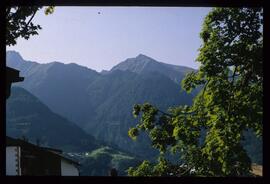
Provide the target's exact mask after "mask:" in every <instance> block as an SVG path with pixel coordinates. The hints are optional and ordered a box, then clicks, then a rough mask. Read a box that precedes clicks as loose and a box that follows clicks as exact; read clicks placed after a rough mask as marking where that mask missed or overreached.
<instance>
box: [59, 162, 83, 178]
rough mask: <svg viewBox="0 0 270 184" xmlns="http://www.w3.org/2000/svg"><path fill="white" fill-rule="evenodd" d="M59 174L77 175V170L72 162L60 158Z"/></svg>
mask: <svg viewBox="0 0 270 184" xmlns="http://www.w3.org/2000/svg"><path fill="white" fill-rule="evenodd" d="M61 175H62V176H79V170H78V168H76V167H75V166H74V165H73V164H71V163H69V162H67V161H66V160H64V159H61Z"/></svg>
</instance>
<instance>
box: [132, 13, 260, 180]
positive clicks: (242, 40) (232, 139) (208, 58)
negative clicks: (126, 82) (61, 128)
mask: <svg viewBox="0 0 270 184" xmlns="http://www.w3.org/2000/svg"><path fill="white" fill-rule="evenodd" d="M262 14H263V12H262V8H214V9H213V10H212V11H211V12H210V13H209V14H208V15H207V16H206V18H205V20H204V24H203V28H202V31H201V34H200V36H201V38H202V40H203V45H202V46H201V48H200V49H199V51H200V54H199V56H198V58H197V61H198V62H200V63H201V66H200V68H199V71H198V72H191V73H189V74H187V76H186V78H185V79H184V80H183V81H182V86H183V88H184V89H185V90H187V91H188V92H190V91H192V89H194V88H195V87H196V86H198V85H204V87H203V89H202V90H201V92H200V93H199V94H198V95H197V96H196V98H195V99H194V102H193V104H192V105H191V106H180V107H177V108H170V109H169V110H168V112H169V113H164V112H162V111H160V110H159V109H157V108H156V107H155V106H153V105H150V104H143V105H138V104H137V105H135V106H134V116H135V117H138V116H139V117H140V122H139V123H138V124H137V126H136V129H138V130H141V131H145V132H147V133H148V135H149V137H150V138H151V140H152V145H153V147H155V148H158V149H159V150H160V152H161V153H164V152H165V151H167V150H170V151H172V152H175V153H176V152H180V153H181V155H182V158H181V159H182V160H183V161H184V162H185V164H186V165H187V170H189V169H191V168H194V169H195V171H196V174H197V175H203V176H239V175H241V176H243V175H249V172H250V170H251V161H250V158H249V157H248V155H247V153H246V151H245V149H244V148H243V146H242V144H241V141H243V139H244V136H243V132H244V131H245V130H247V129H251V130H253V131H254V132H255V133H256V135H257V136H261V135H262V111H263V109H262V92H263V91H262V90H263V87H262V82H263V72H262V62H263V58H262V48H263V34H262V24H263V19H262ZM202 130H205V131H206V135H205V137H204V139H203V141H200V139H201V133H202ZM133 132H134V129H133ZM135 132H136V134H129V135H130V136H131V137H133V138H134V136H136V135H138V132H137V130H136V131H135ZM150 165H151V164H150V163H148V162H147V161H145V162H143V163H142V164H141V165H140V166H139V167H137V168H131V169H130V172H129V174H130V175H146V176H148V175H157V174H156V173H149V168H150ZM161 170H162V169H161ZM176 175H180V176H182V175H181V174H179V173H178V174H176Z"/></svg>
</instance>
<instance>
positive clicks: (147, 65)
mask: <svg viewBox="0 0 270 184" xmlns="http://www.w3.org/2000/svg"><path fill="white" fill-rule="evenodd" d="M115 70H123V71H131V72H134V73H137V74H142V73H151V72H158V73H161V74H163V75H165V76H167V77H169V78H170V79H171V80H172V81H174V82H176V83H177V84H180V82H181V80H182V79H183V78H184V77H185V75H186V74H187V73H188V72H191V71H195V70H194V69H192V68H189V67H185V66H177V65H171V64H166V63H162V62H158V61H156V60H154V59H152V58H150V57H148V56H146V55H143V54H139V55H138V56H137V57H135V58H129V59H126V60H125V61H123V62H121V63H119V64H118V65H116V66H114V67H113V68H112V69H111V71H115Z"/></svg>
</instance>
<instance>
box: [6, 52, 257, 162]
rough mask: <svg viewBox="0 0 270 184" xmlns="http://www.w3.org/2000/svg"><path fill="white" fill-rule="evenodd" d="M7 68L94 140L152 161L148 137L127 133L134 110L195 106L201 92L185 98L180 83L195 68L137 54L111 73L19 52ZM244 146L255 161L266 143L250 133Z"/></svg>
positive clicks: (10, 56)
mask: <svg viewBox="0 0 270 184" xmlns="http://www.w3.org/2000/svg"><path fill="white" fill-rule="evenodd" d="M7 65H8V66H10V67H13V68H16V69H18V70H20V71H21V73H20V74H21V75H22V76H24V77H25V80H24V81H23V82H20V83H17V84H16V85H17V86H20V87H23V88H25V89H26V90H28V91H29V92H31V93H32V94H33V95H35V96H36V97H38V98H39V99H40V101H41V102H42V103H44V104H46V105H47V106H48V107H49V108H50V109H51V110H52V111H53V112H55V113H57V114H59V115H61V116H62V117H65V118H67V119H68V120H70V121H72V122H74V123H75V124H76V125H78V126H79V127H80V128H82V129H83V130H84V131H86V132H87V133H90V134H91V135H93V136H94V137H95V138H96V139H98V140H102V141H105V142H107V143H109V144H110V145H115V147H120V148H121V149H122V150H125V151H128V152H130V153H134V154H137V155H140V156H143V157H144V158H147V159H151V158H154V156H155V155H156V154H157V153H158V152H157V150H154V149H152V148H151V143H150V141H149V138H148V137H147V136H146V135H145V134H143V133H142V134H141V135H140V136H139V137H138V139H137V141H135V142H134V141H132V140H131V139H130V138H129V137H128V135H127V132H128V129H129V128H130V127H132V126H134V125H136V123H137V120H136V119H134V118H133V116H132V107H133V105H134V104H136V103H145V102H149V103H151V104H154V105H155V106H157V107H158V108H160V109H162V110H163V111H166V110H167V108H168V107H171V106H178V105H181V104H191V103H192V99H193V97H194V96H195V95H196V94H197V92H198V91H199V90H200V88H198V89H197V90H194V92H193V93H191V94H187V93H186V92H184V91H181V87H180V84H179V83H180V81H181V80H182V79H183V77H184V76H185V75H186V73H187V72H190V71H193V69H191V68H187V67H183V66H175V65H170V64H165V63H161V62H158V61H155V60H154V59H152V58H150V57H148V56H145V55H142V54H140V55H138V56H137V57H135V58H129V59H127V60H125V61H123V62H121V63H119V64H118V65H116V66H115V67H113V68H112V69H111V70H110V71H103V72H101V73H98V72H96V71H94V70H91V69H89V68H86V67H83V66H80V65H77V64H62V63H60V62H52V63H47V64H39V63H36V62H31V61H25V60H24V59H23V58H22V57H21V56H20V54H19V53H17V52H14V51H9V52H7ZM245 135H246V141H245V142H244V143H243V144H244V145H245V148H246V149H247V151H248V153H249V155H250V156H251V158H252V160H253V161H254V162H257V163H261V162H262V152H261V148H262V141H261V140H260V139H257V138H256V137H255V136H254V135H253V134H251V133H250V132H248V133H247V134H245Z"/></svg>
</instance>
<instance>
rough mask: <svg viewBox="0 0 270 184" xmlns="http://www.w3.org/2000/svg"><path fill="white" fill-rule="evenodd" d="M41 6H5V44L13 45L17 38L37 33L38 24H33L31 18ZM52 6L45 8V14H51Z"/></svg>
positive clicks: (39, 27) (28, 36) (27, 37)
mask: <svg viewBox="0 0 270 184" xmlns="http://www.w3.org/2000/svg"><path fill="white" fill-rule="evenodd" d="M41 8H42V7H41V6H16V7H7V8H6V45H8V46H10V45H15V44H16V43H17V41H16V40H17V38H19V37H22V38H24V39H26V40H28V39H29V38H30V36H31V35H37V34H38V32H37V31H38V30H40V29H41V26H40V25H38V24H37V25H35V24H34V23H33V22H32V20H33V18H34V16H35V15H36V12H37V11H38V10H40V9H41ZM53 11H54V7H53V6H49V7H47V8H45V10H44V13H45V14H46V15H49V14H52V13H53Z"/></svg>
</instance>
